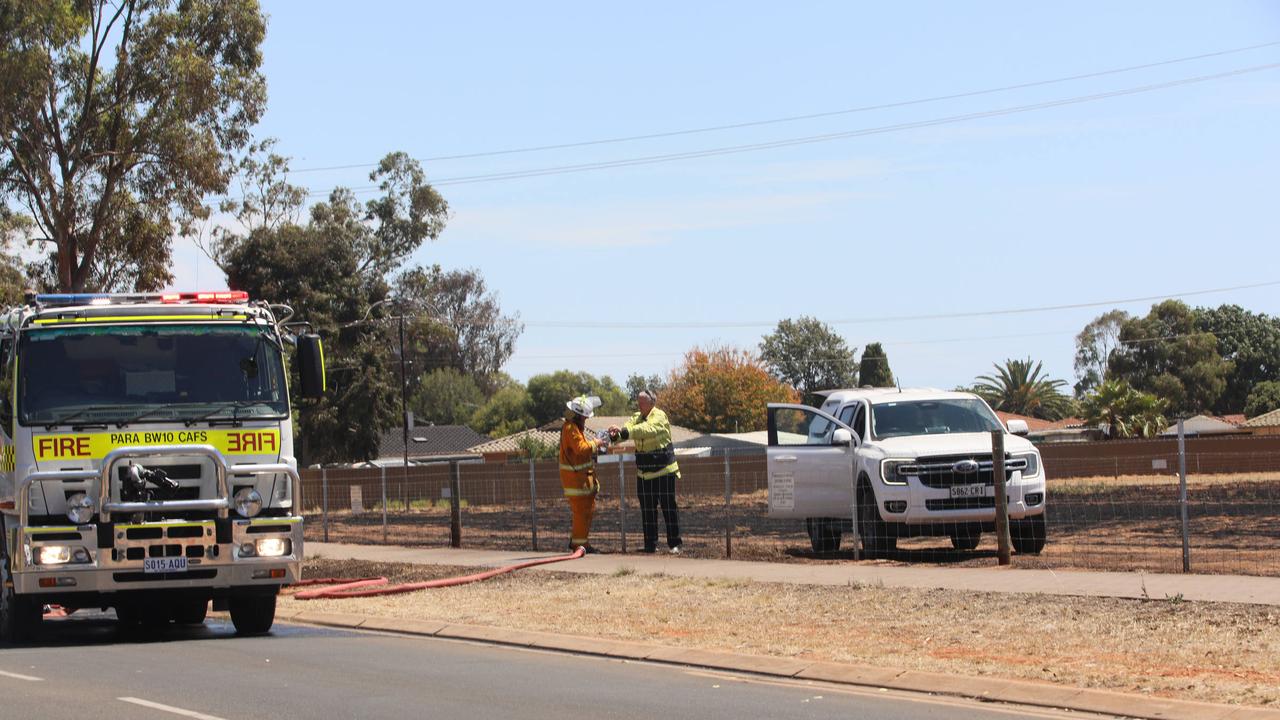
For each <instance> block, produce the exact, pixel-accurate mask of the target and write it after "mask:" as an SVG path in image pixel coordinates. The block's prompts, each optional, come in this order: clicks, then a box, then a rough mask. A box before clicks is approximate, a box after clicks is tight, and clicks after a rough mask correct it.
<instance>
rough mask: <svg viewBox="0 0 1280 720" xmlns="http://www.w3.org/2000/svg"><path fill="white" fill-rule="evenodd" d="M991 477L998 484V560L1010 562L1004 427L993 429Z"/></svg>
mask: <svg viewBox="0 0 1280 720" xmlns="http://www.w3.org/2000/svg"><path fill="white" fill-rule="evenodd" d="M991 477H992V479H993V480H995V484H996V502H995V505H996V561H997V562H998V563H999V564H1001V565H1008V564H1009V497H1008V495H1007V494H1005V474H1004V428H1003V427H1002V428H1000V429H999V430H992V431H991Z"/></svg>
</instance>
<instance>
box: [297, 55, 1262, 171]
mask: <svg viewBox="0 0 1280 720" xmlns="http://www.w3.org/2000/svg"><path fill="white" fill-rule="evenodd" d="M1276 45H1280V40H1277V41H1272V42H1266V43H1260V44H1257V45H1248V46H1245V47H1238V48H1231V49H1228V50H1219V51H1216V52H1210V53H1202V54H1200V55H1187V56H1184V57H1178V58H1172V59H1169V60H1160V61H1157V62H1150V63H1143V64H1141V65H1129V66H1126V67H1119V68H1112V69H1109V70H1099V71H1096V72H1089V73H1081V74H1077V75H1067V76H1064V77H1057V78H1051V79H1048V80H1036V81H1033V82H1026V83H1018V84H1015V85H1003V86H1001V87H995V88H987V89H984V90H971V91H967V92H959V93H951V94H948V95H934V96H932V97H926V98H917V99H914V100H900V101H896V102H889V103H882V104H879V105H863V106H860V107H852V108H846V109H844V110H829V111H825V112H817V113H809V114H806V115H788V116H785V117H778V118H770V119H767V120H750V121H746V122H738V123H729V124H725V125H711V126H707V127H699V128H689V129H684V130H671V131H667V132H654V133H646V134H643V135H626V136H622V137H611V138H602V139H598V140H583V141H578V142H567V143H557V144H550V145H533V146H528V147H518V148H508V149H505V150H487V151H481V152H473V153H463V154H455V155H436V156H433V157H425V158H419V160H418V161H419V162H424V163H426V162H442V161H447V160H469V159H474V158H484V157H495V156H499V155H515V154H520V153H531V152H542V151H546V150H567V149H570V148H579V147H590V146H594V145H607V144H614V143H625V142H635V141H638V140H655V139H660V138H669V137H680V136H684V135H697V134H702V133H711V132H719V131H723V130H738V129H741V128H749V127H760V126H763V125H777V124H781V123H790V122H798V121H801V120H816V119H819V118H826V117H835V116H839V115H850V114H854V113H863V112H872V111H876V110H890V109H893V108H900V107H910V106H912V105H923V104H926V103H934V102H943V101H946V100H960V99H963V98H970V97H980V96H982V95H992V94H995V93H1002V92H1009V91H1011V90H1025V89H1027V88H1033V87H1043V86H1045V85H1054V84H1058V83H1064V82H1071V81H1074V80H1088V79H1091V78H1097V77H1105V76H1108V75H1118V74H1121V73H1128V72H1135V71H1138V70H1148V69H1150V68H1155V67H1162V66H1165V65H1175V64H1178V63H1185V62H1192V61H1195V60H1205V59H1207V58H1213V57H1222V56H1225V55H1235V54H1239V53H1243V52H1248V51H1250V50H1260V49H1262V48H1268V47H1273V46H1276ZM377 164H378V163H376V162H373V163H356V164H350V165H329V166H325V167H314V168H303V169H301V170H292V171H290V172H294V173H307V172H325V171H331V170H354V169H359V168H367V167H374V166H376V165H377Z"/></svg>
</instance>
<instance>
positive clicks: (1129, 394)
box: [1084, 380, 1168, 438]
mask: <svg viewBox="0 0 1280 720" xmlns="http://www.w3.org/2000/svg"><path fill="white" fill-rule="evenodd" d="M1165 406H1166V403H1165V401H1164V400H1161V399H1160V398H1158V397H1156V396H1155V395H1152V394H1150V393H1144V392H1139V391H1137V390H1134V389H1133V388H1132V387H1131V386H1130V385H1129V383H1127V382H1125V381H1123V380H1109V381H1107V382H1104V383H1103V384H1101V385H1099V386H1098V389H1097V390H1095V391H1094V392H1093V394H1092V395H1089V396H1088V397H1086V398H1085V399H1084V418H1085V422H1086V424H1088V425H1090V426H1091V427H1097V428H1105V429H1106V431H1107V437H1110V438H1129V437H1148V438H1149V437H1155V436H1156V435H1158V434H1160V432H1161V431H1162V430H1164V428H1165V426H1167V425H1168V421H1166V420H1165V417H1164V411H1165Z"/></svg>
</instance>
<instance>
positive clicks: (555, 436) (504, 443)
mask: <svg viewBox="0 0 1280 720" xmlns="http://www.w3.org/2000/svg"><path fill="white" fill-rule="evenodd" d="M529 436H532V437H534V438H537V439H538V440H541V441H542V442H543V443H545V444H547V445H550V446H552V447H556V446H558V445H559V444H560V430H559V429H556V430H543V429H542V428H533V429H532V430H521V431H520V432H518V433H514V434H511V435H507V436H505V437H500V438H497V439H493V440H487V441H485V442H482V443H480V444H478V445H472V446H471V447H469V448H467V451H468V452H473V453H483V454H488V453H503V452H506V453H515V452H520V446H519V445H518V444H517V443H519V441H520V438H523V437H529ZM482 439H483V436H482Z"/></svg>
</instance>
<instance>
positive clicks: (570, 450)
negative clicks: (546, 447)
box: [560, 420, 599, 497]
mask: <svg viewBox="0 0 1280 720" xmlns="http://www.w3.org/2000/svg"><path fill="white" fill-rule="evenodd" d="M595 453H596V441H595V440H588V439H587V437H586V436H585V435H583V434H582V431H581V430H579V429H578V425H577V424H576V423H574V422H573V421H572V420H565V421H564V427H563V428H561V429H560V486H561V487H563V488H564V496H565V497H578V496H582V495H594V494H595V493H596V490H597V489H598V488H599V485H597V484H596V473H595V462H594V458H595Z"/></svg>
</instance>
